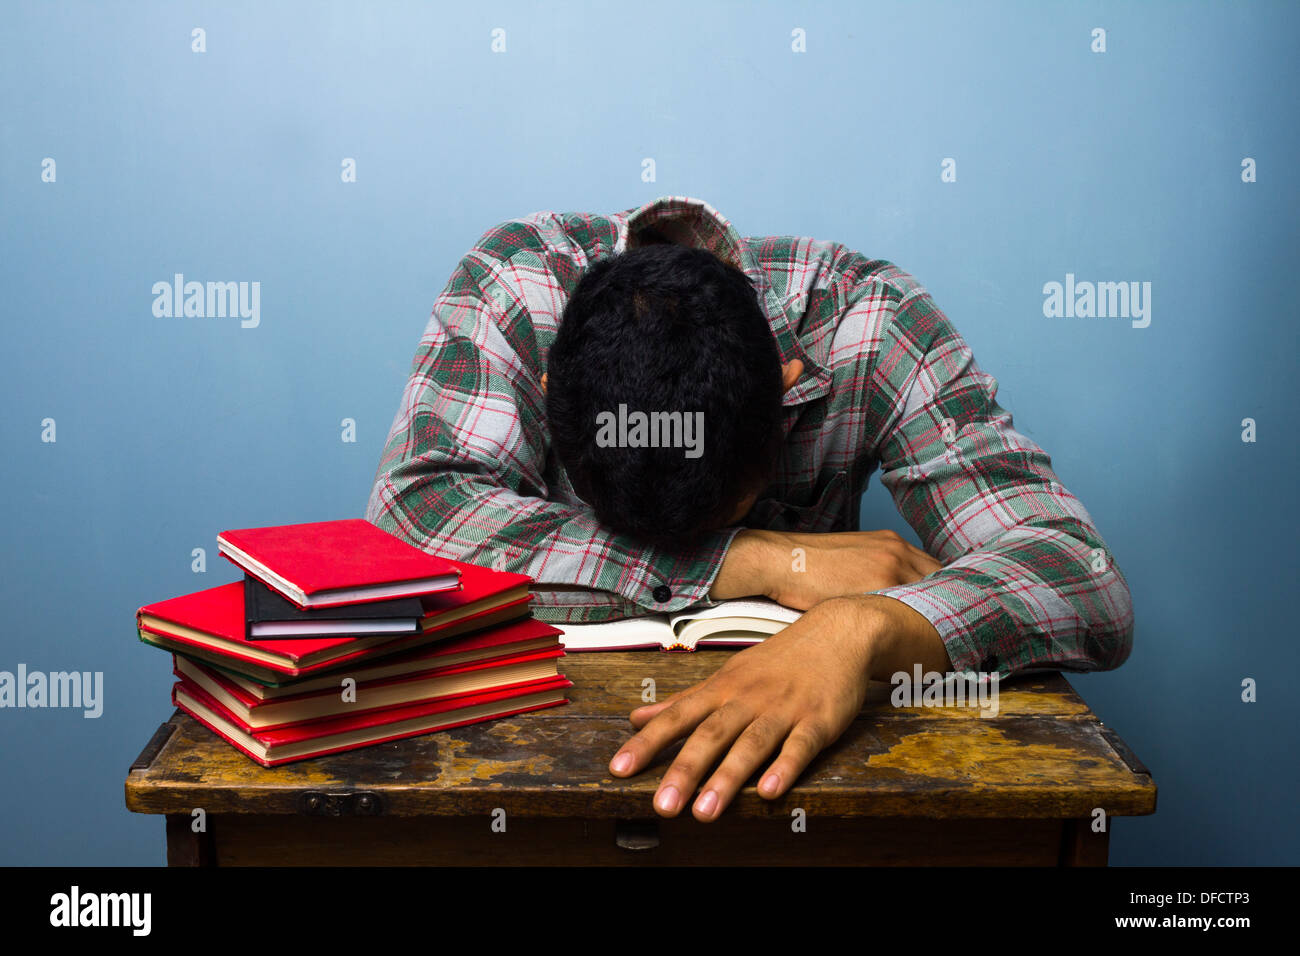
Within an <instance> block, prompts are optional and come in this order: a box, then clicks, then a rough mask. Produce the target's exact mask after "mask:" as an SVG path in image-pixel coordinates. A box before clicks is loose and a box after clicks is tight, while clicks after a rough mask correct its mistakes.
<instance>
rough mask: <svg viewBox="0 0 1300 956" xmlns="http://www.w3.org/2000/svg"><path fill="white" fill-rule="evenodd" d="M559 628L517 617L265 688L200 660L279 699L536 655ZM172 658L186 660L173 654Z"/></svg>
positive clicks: (555, 643) (553, 642)
mask: <svg viewBox="0 0 1300 956" xmlns="http://www.w3.org/2000/svg"><path fill="white" fill-rule="evenodd" d="M559 635H560V629H559V628H558V627H552V626H551V625H550V624H545V623H543V622H541V621H538V620H536V619H535V618H531V617H523V618H519V619H518V620H514V621H510V622H509V623H507V624H502V625H500V626H498V627H493V628H490V629H488V630H484V631H475V632H474V633H473V634H464V635H461V636H460V637H452V638H446V639H443V640H439V641H437V642H435V643H433V644H427V645H424V646H422V647H417V648H414V649H412V650H409V651H402V652H400V653H397V654H385V655H384V656H383V657H380V658H378V659H372V658H361V659H359V660H357V661H355V662H353V663H351V664H348V665H345V666H343V667H336V668H332V669H330V670H327V671H325V672H324V673H322V674H321V675H320V676H319V677H315V676H308V677H301V678H298V679H297V680H292V681H288V682H287V683H283V684H279V685H276V686H270V687H268V686H267V685H266V684H263V683H261V682H259V681H255V680H251V679H250V678H248V677H245V676H244V675H242V674H239V673H237V672H234V671H231V670H229V669H228V668H226V667H224V666H221V665H217V664H211V663H209V662H205V661H200V663H202V664H203V665H204V666H205V667H208V668H210V669H213V670H217V671H219V672H221V673H222V674H223V675H224V676H225V677H226V678H227V679H229V680H231V681H233V682H234V683H235V684H237V685H239V687H241V688H242V689H243V690H244V691H245V692H246V693H248V694H250V695H251V696H253V697H255V698H257V699H258V700H282V699H284V698H286V697H297V696H299V695H301V694H310V693H313V692H315V691H329V692H331V693H334V692H336V691H337V690H338V688H339V684H340V681H342V680H343V678H344V677H351V678H352V679H353V680H355V681H356V682H357V685H358V686H361V685H364V684H367V683H370V682H377V681H386V680H390V679H394V678H400V677H408V676H419V675H423V674H428V673H432V672H434V671H438V670H442V669H443V668H448V667H455V666H458V665H461V664H475V663H478V662H480V661H483V662H500V661H502V660H505V659H507V658H511V657H518V656H519V655H521V654H531V653H534V652H536V651H551V650H563V647H564V645H562V644H560V643H559ZM176 656H177V657H188V656H189V655H188V654H179V655H176Z"/></svg>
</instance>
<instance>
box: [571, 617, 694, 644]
mask: <svg viewBox="0 0 1300 956" xmlns="http://www.w3.org/2000/svg"><path fill="white" fill-rule="evenodd" d="M555 626H556V627H558V628H559V629H560V630H561V631H562V632H563V633H562V634H561V635H560V642H561V643H562V644H563V645H564V650H565V651H566V652H567V651H629V650H635V649H637V648H641V647H653V648H664V647H666V646H668V644H670V643H672V638H673V629H672V628H671V627H669V626H668V618H667V617H665V616H664V615H662V614H652V615H650V616H648V617H629V618H624V619H623V620H621V621H606V622H604V623H602V624H556V625H555Z"/></svg>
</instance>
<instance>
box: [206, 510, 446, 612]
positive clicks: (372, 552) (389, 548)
mask: <svg viewBox="0 0 1300 956" xmlns="http://www.w3.org/2000/svg"><path fill="white" fill-rule="evenodd" d="M217 548H218V550H219V551H220V553H221V554H222V556H223V557H225V558H227V559H228V560H230V561H233V562H234V563H235V564H237V565H238V566H239V567H240V568H242V569H243V570H244V571H245V572H247V573H248V574H251V575H252V576H253V577H255V578H257V579H258V580H259V581H261V582H262V583H264V584H265V585H266V586H267V587H270V588H274V589H275V590H276V591H279V592H280V593H281V594H283V595H284V596H285V597H287V598H288V599H289V600H291V601H293V603H294V604H296V605H297V606H298V607H301V608H304V609H306V608H321V607H337V606H339V605H340V604H359V603H362V602H365V601H383V600H386V599H388V598H396V597H411V596H413V595H420V594H430V593H432V592H435V591H446V590H448V589H452V588H455V587H457V585H458V583H459V579H458V577H457V574H456V567H455V565H454V564H453V563H452V562H450V561H448V560H447V559H445V558H439V557H436V556H434V555H432V554H427V553H425V552H424V551H421V550H420V549H419V548H417V547H415V546H414V545H412V544H409V543H407V542H406V541H403V540H402V539H401V538H399V537H397V536H396V535H393V534H389V533H388V532H387V531H385V530H383V529H382V528H378V527H376V526H375V525H373V524H371V523H370V522H369V521H366V520H365V519H364V518H345V519H343V520H340V521H314V522H310V523H308V524H284V525H275V526H273V527H268V528H244V529H241V530H238V531H223V532H221V534H219V535H217Z"/></svg>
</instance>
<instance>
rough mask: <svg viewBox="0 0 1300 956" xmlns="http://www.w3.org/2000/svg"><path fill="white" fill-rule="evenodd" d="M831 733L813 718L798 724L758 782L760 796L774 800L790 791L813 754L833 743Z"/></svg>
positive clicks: (815, 754) (810, 761)
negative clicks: (813, 720)
mask: <svg viewBox="0 0 1300 956" xmlns="http://www.w3.org/2000/svg"><path fill="white" fill-rule="evenodd" d="M830 736H831V735H829V734H827V733H826V732H825V731H824V729H823V728H821V727H819V726H818V725H817V724H816V723H814V722H812V721H808V720H805V721H802V722H800V723H799V724H796V725H795V728H794V729H793V730H792V731H790V735H789V736H788V737H786V739H785V746H784V747H782V748H781V753H780V754H778V755H777V758H776V760H774V761H772V766H770V767H768V768H767V773H765V774H763V776H762V778H761V779H760V780H759V781H758V795H759V796H760V797H766V798H767V799H769V800H773V799H775V798H777V797H779V796H781V794H783V793H785V792H786V791H787V790H789V789H790V787H791V786H793V785H794V782H795V780H796V779H797V778H798V776H799V774H801V773H803V772H804V770H805V769H807V767H808V764H810V763H812V759H813V757H815V756H817V754H819V753H820V752H821V750H822V748H823V747H826V746H828V745H829V744H830V743H831V739H829V738H830Z"/></svg>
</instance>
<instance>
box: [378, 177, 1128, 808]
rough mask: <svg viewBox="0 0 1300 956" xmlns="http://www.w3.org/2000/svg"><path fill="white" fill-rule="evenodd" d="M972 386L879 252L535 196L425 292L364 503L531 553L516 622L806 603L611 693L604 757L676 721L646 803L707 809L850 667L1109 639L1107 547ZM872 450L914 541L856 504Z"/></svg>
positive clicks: (1053, 648)
mask: <svg viewBox="0 0 1300 956" xmlns="http://www.w3.org/2000/svg"><path fill="white" fill-rule="evenodd" d="M996 394H997V382H996V380H995V379H994V378H993V377H991V376H990V375H988V374H987V373H985V372H984V371H983V370H982V369H981V368H980V367H979V366H978V365H977V364H976V362H975V359H974V357H973V355H972V354H971V351H970V349H969V347H968V346H967V345H966V342H965V341H964V340H963V338H962V337H961V336H960V335H959V334H958V332H957V331H956V329H955V328H954V327H953V326H952V324H951V323H950V322H949V320H948V319H947V317H946V316H945V315H944V314H943V313H942V312H941V311H940V310H939V308H938V306H937V305H936V304H935V302H934V300H933V299H932V298H931V296H930V294H929V293H928V292H927V291H926V290H925V289H924V288H923V287H922V286H920V285H919V284H918V282H917V281H916V280H915V279H914V278H912V277H911V276H910V275H908V274H907V273H906V272H904V271H902V270H901V269H899V268H897V267H896V266H894V265H893V264H891V263H889V262H887V261H884V260H879V259H869V258H867V257H866V256H864V255H862V254H860V253H858V252H855V251H852V250H851V249H848V248H846V247H845V246H844V245H841V244H838V243H833V242H828V241H819V240H814V239H808V238H799V237H796V236H769V237H757V238H754V237H750V238H745V237H741V236H740V235H738V234H737V232H736V231H735V229H734V228H733V227H732V225H731V224H730V223H729V222H728V221H727V220H726V219H725V218H724V217H722V216H721V215H720V214H719V213H718V212H717V211H716V210H715V209H713V207H711V206H710V205H709V204H708V203H706V202H703V201H700V200H697V199H690V198H686V197H665V198H661V199H658V200H655V201H653V202H649V203H647V204H645V205H643V206H640V207H636V208H633V209H628V210H626V211H624V212H620V213H615V214H611V215H599V214H591V213H559V212H539V213H534V214H532V215H529V216H526V217H523V218H520V219H514V220H510V221H507V222H504V223H501V224H499V225H497V226H495V227H494V228H492V229H491V230H489V231H488V232H487V233H485V234H484V235H483V237H482V238H481V239H480V240H479V242H478V243H476V245H475V246H474V248H473V249H472V250H470V252H469V253H467V254H466V255H465V256H464V257H463V258H462V259H461V261H460V263H459V265H458V266H457V267H456V270H455V272H454V273H453V275H452V277H451V279H450V280H449V282H448V283H447V286H446V287H445V289H444V290H443V292H442V294H441V295H440V296H439V297H438V299H437V301H436V303H435V304H434V308H433V314H432V317H431V318H430V320H429V324H428V327H427V329H426V330H425V333H424V336H423V338H422V339H421V342H420V346H419V350H418V351H417V353H416V356H415V361H414V365H413V368H412V372H411V376H410V379H409V381H408V383H407V385H406V389H405V391H404V394H403V396H402V401H401V405H400V407H399V409H398V413H397V417H396V419H395V420H394V422H393V426H392V429H391V431H390V433H389V436H388V441H387V444H386V447H385V449H384V452H383V455H382V457H381V460H380V463H379V468H378V472H377V474H376V478H375V484H374V487H373V489H372V490H371V494H370V500H369V504H368V507H367V512H366V516H367V518H368V519H369V520H370V521H372V522H373V523H375V524H377V525H379V526H380V527H382V528H384V529H386V530H388V531H391V532H393V533H394V534H397V535H400V536H401V537H403V538H405V539H406V540H409V541H411V542H412V543H414V544H416V545H417V546H419V547H421V548H423V549H424V550H426V551H428V552H430V553H433V554H438V555H441V556H444V557H450V558H456V559H460V560H466V561H472V562H475V563H480V564H487V565H494V566H496V567H504V568H505V569H506V570H510V571H518V572H522V573H524V574H528V575H531V576H532V577H533V578H534V579H535V581H536V585H535V588H536V590H535V596H534V615H535V616H536V617H538V618H539V619H542V620H549V621H553V622H557V623H566V622H567V623H587V622H597V621H604V620H612V619H616V618H619V617H623V616H629V615H637V614H647V613H665V612H677V611H681V610H683V609H685V608H688V607H698V606H709V605H711V604H713V603H716V602H718V601H723V600H727V599H730V598H739V597H745V596H755V595H756V596H762V597H767V598H771V599H772V600H775V601H778V602H780V603H781V604H784V605H786V606H788V607H792V608H796V609H799V610H801V611H804V612H805V613H804V614H803V615H802V617H800V618H799V619H798V620H797V621H796V622H795V623H794V624H792V625H790V626H789V627H787V628H786V629H785V630H783V631H781V632H780V633H778V634H776V635H773V636H772V637H769V638H768V639H767V640H765V641H763V642H762V643H760V644H756V645H755V646H753V647H750V648H747V649H745V650H743V651H739V652H737V653H735V654H733V655H732V656H730V657H729V658H728V660H727V663H726V664H725V665H724V666H723V667H721V668H720V669H719V670H718V671H717V672H716V673H715V674H713V675H712V676H711V677H710V678H709V679H708V680H705V681H703V682H702V683H700V684H697V685H695V686H694V687H691V688H689V689H687V690H685V691H683V692H681V693H679V694H675V695H673V696H672V697H670V698H667V699H665V700H663V701H660V702H658V703H655V704H651V705H649V706H646V707H642V708H640V709H638V710H635V711H633V712H632V714H631V720H632V724H633V726H634V727H635V728H637V732H636V733H635V735H633V736H632V737H631V738H630V739H629V740H628V741H627V742H626V743H624V744H623V746H622V747H620V748H619V750H618V752H617V753H616V754H613V755H611V761H610V772H611V773H612V774H613V775H615V776H619V777H627V776H631V775H635V774H637V773H640V772H641V771H642V770H643V769H645V768H646V767H647V766H649V765H651V764H652V763H653V762H654V759H655V757H656V755H657V754H658V753H659V752H660V751H662V750H664V749H665V748H667V747H668V746H669V745H671V744H673V743H675V742H677V741H680V740H682V739H683V738H685V742H684V743H683V744H682V747H681V749H680V751H679V752H678V754H677V756H676V757H675V758H674V759H673V761H672V763H671V764H670V766H669V767H668V769H667V770H666V771H665V772H664V774H663V777H662V779H661V781H660V784H659V787H658V789H657V791H656V793H655V797H654V806H655V810H656V811H657V812H658V813H660V814H661V815H664V816H675V815H676V814H678V813H680V812H681V811H682V810H683V809H685V808H686V807H687V806H690V808H691V812H692V813H693V814H694V816H695V817H696V818H697V819H699V820H702V821H710V820H714V819H716V818H717V817H718V816H719V814H721V813H722V812H723V811H724V810H725V808H726V807H727V805H728V804H729V803H730V802H731V801H732V800H733V799H734V797H735V795H736V793H737V792H738V791H739V790H740V788H741V787H742V786H744V785H745V783H746V781H747V780H749V779H750V778H751V777H753V776H754V775H755V774H756V773H759V772H760V771H761V773H759V776H758V783H757V788H758V793H759V794H760V795H761V796H763V797H766V798H774V797H778V796H780V795H782V794H783V793H785V792H786V791H787V790H788V789H789V788H790V787H791V786H792V785H793V784H794V782H795V780H796V779H797V778H798V776H799V775H800V773H801V772H802V771H803V770H804V768H805V767H806V766H807V765H808V764H809V762H810V761H811V760H812V759H813V757H815V756H816V755H817V753H819V752H820V751H821V750H822V749H823V748H825V747H827V746H828V745H829V744H830V743H832V742H833V741H834V740H835V739H836V738H837V737H838V736H839V735H840V734H841V733H842V732H843V731H844V730H845V729H846V728H847V727H848V725H849V723H850V722H851V721H852V719H853V718H854V716H856V714H857V713H858V711H859V710H860V708H861V706H862V703H863V700H864V698H865V694H866V689H867V685H868V682H869V681H871V680H889V679H890V675H892V674H895V673H897V672H900V671H907V672H909V673H910V672H911V671H912V669H913V667H914V666H915V665H920V667H921V668H922V670H923V671H925V672H931V671H936V672H944V673H947V672H952V671H957V672H963V673H964V672H976V673H977V674H980V675H983V677H984V678H985V679H994V680H996V679H998V678H1004V677H1007V676H1010V675H1012V674H1016V673H1021V672H1024V671H1030V670H1042V669H1066V670H1076V671H1089V670H1102V669H1109V668H1113V667H1117V666H1119V665H1120V664H1121V663H1123V662H1124V660H1125V659H1126V658H1127V657H1128V654H1129V651H1130V648H1131V646H1132V634H1133V612H1132V606H1131V600H1130V595H1129V589H1128V585H1127V583H1126V581H1125V579H1124V577H1123V575H1122V574H1121V573H1120V570H1119V568H1118V566H1117V565H1116V563H1115V562H1114V561H1113V560H1112V558H1111V556H1110V553H1109V551H1108V549H1107V547H1106V544H1105V542H1104V541H1103V540H1102V538H1101V535H1100V534H1099V533H1098V531H1097V529H1096V527H1095V525H1094V523H1093V521H1092V519H1091V517H1090V516H1089V514H1088V512H1087V511H1086V510H1085V509H1084V507H1083V505H1082V504H1081V503H1080V502H1079V500H1078V499H1077V498H1075V497H1074V496H1073V495H1072V494H1070V492H1069V491H1067V490H1066V488H1065V487H1064V486H1063V485H1062V484H1061V482H1060V480H1059V479H1058V478H1057V476H1056V475H1055V473H1054V472H1053V471H1052V464H1051V459H1050V458H1049V457H1048V455H1047V454H1046V453H1045V452H1044V451H1043V450H1042V449H1041V448H1039V447H1038V445H1036V444H1035V443H1034V442H1033V441H1031V440H1029V439H1028V438H1026V437H1025V436H1024V435H1022V434H1020V433H1019V432H1018V431H1016V430H1015V428H1014V427H1013V424H1012V418H1011V415H1010V413H1008V412H1007V411H1006V410H1004V409H1003V408H1002V407H1001V406H1000V405H999V404H998V403H997V400H996ZM637 414H639V415H640V416H641V417H640V418H635V417H634V416H635V415H637ZM688 425H689V429H690V433H689V435H688V434H687V429H688ZM651 433H653V435H654V440H653V441H651V440H650V435H651ZM876 471H879V481H880V483H881V484H882V485H884V487H885V488H886V489H887V490H888V491H889V493H890V495H891V496H892V497H893V500H894V503H895V504H896V506H897V507H898V509H899V512H900V514H901V515H902V516H903V518H904V519H905V520H906V521H907V523H908V524H909V525H910V526H911V527H912V528H913V529H914V530H915V532H916V534H917V536H918V537H919V540H920V542H921V544H922V548H918V547H915V546H913V545H911V544H909V543H908V542H907V541H905V540H904V539H903V538H902V537H900V536H899V535H897V534H895V533H894V532H892V531H859V530H856V528H857V524H858V505H859V498H860V496H861V495H862V493H863V491H864V489H865V487H866V485H867V482H868V479H869V478H870V476H871V474H872V473H873V472H876Z"/></svg>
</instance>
